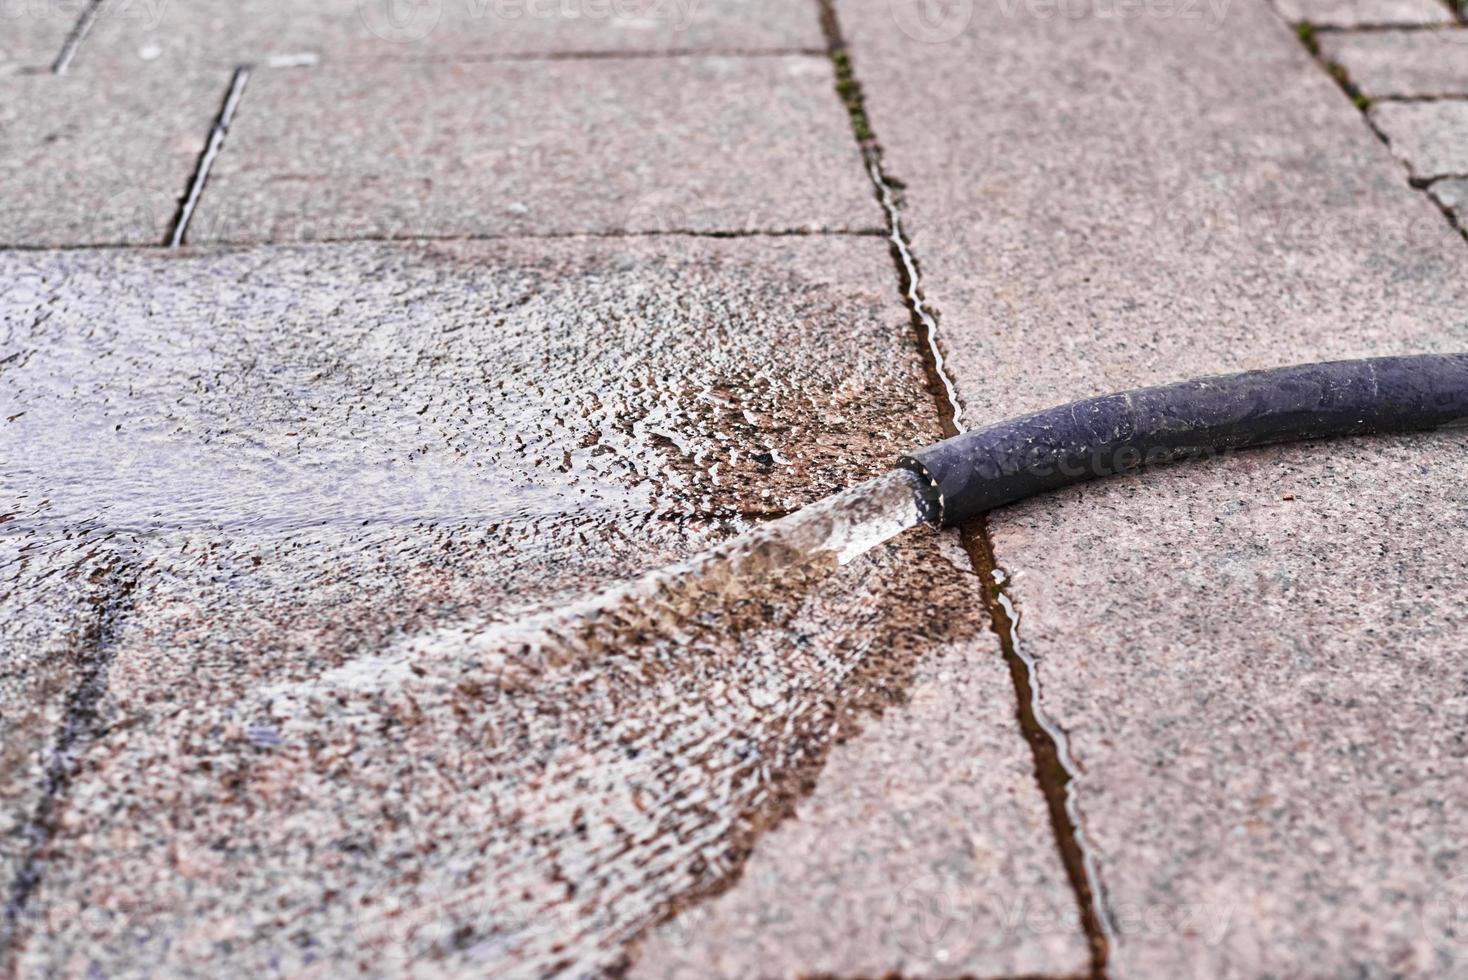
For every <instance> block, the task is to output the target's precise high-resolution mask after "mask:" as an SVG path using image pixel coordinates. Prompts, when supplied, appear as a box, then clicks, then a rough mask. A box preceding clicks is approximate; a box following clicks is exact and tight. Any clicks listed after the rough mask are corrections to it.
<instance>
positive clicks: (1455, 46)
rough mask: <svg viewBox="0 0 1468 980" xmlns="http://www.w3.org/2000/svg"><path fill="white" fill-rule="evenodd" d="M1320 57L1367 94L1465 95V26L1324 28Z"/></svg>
mask: <svg viewBox="0 0 1468 980" xmlns="http://www.w3.org/2000/svg"><path fill="white" fill-rule="evenodd" d="M1319 41H1320V50H1321V53H1322V54H1323V55H1325V57H1327V58H1329V59H1330V60H1331V61H1333V62H1335V63H1336V64H1338V65H1340V66H1341V67H1342V68H1344V69H1345V70H1346V73H1347V74H1348V75H1349V76H1350V78H1351V81H1352V83H1353V84H1355V86H1356V87H1357V88H1359V89H1360V90H1361V91H1362V92H1363V93H1364V94H1366V95H1368V96H1370V97H1372V98H1383V97H1391V96H1440V95H1464V94H1468V28H1463V27H1456V26H1454V27H1444V28H1442V29H1441V30H1436V31H1360V32H1350V31H1342V32H1335V31H1330V32H1325V33H1322V34H1320V35H1319Z"/></svg>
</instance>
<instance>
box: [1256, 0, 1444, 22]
mask: <svg viewBox="0 0 1468 980" xmlns="http://www.w3.org/2000/svg"><path fill="white" fill-rule="evenodd" d="M1276 6H1277V8H1278V10H1279V12H1280V13H1281V14H1282V15H1283V16H1284V17H1285V19H1286V20H1288V21H1289V22H1290V23H1291V24H1313V25H1314V26H1316V27H1380V26H1384V25H1394V24H1450V23H1452V22H1453V15H1452V12H1451V11H1450V10H1448V8H1447V7H1446V6H1445V5H1443V4H1441V3H1438V2H1437V0H1276Z"/></svg>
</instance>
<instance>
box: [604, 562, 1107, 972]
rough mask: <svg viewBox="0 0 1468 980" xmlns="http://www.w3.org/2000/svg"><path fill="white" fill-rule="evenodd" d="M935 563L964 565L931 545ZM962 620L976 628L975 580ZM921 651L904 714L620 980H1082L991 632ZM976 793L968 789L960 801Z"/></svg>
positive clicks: (1071, 897) (841, 750) (891, 713)
mask: <svg viewBox="0 0 1468 980" xmlns="http://www.w3.org/2000/svg"><path fill="white" fill-rule="evenodd" d="M942 559H943V561H945V562H947V563H949V564H950V565H952V566H954V567H959V568H963V567H965V566H966V564H967V562H968V558H967V556H966V555H965V553H964V552H963V550H962V548H961V546H960V545H959V543H958V541H957V537H956V535H953V536H951V537H949V536H946V535H945V542H944V548H943V551H942ZM963 600H964V604H963V607H962V608H965V609H967V610H968V612H963V611H958V610H954V611H951V612H949V613H948V614H947V615H948V616H949V617H950V618H954V619H959V618H962V617H966V616H973V617H975V618H976V619H977V618H980V617H982V616H983V613H982V612H981V611H979V610H980V607H981V605H982V601H983V600H982V597H981V596H980V595H979V592H978V588H977V585H976V583H970V585H969V587H968V589H967V590H966V592H965V593H964V595H963ZM969 635H971V636H972V637H973V639H974V642H966V643H963V644H954V645H952V646H947V647H940V648H936V649H933V650H931V651H929V652H928V653H927V654H926V655H925V656H924V658H923V660H922V661H921V662H920V663H919V664H918V666H917V669H916V677H915V678H914V680H913V683H912V687H911V689H910V691H909V695H908V700H907V701H906V703H904V704H902V705H900V706H898V707H894V708H890V709H888V711H887V712H886V713H885V714H884V715H883V716H882V721H881V724H880V725H874V726H870V727H869V728H868V729H867V730H865V731H863V732H862V733H861V734H860V735H858V736H857V737H856V738H854V739H852V740H851V741H850V742H847V743H845V744H842V745H839V746H837V747H836V748H835V749H834V750H833V751H832V753H831V756H830V758H829V759H828V760H827V762H826V767H825V769H824V770H823V771H822V774H821V781H820V783H819V784H818V785H817V787H816V790H815V792H814V793H813V794H812V795H811V797H810V798H809V799H807V800H804V801H802V802H801V803H800V804H799V805H798V807H797V809H796V814H795V818H794V819H792V820H789V821H787V822H786V823H784V824H781V825H780V827H778V828H777V829H776V830H774V831H773V832H771V833H770V834H769V835H767V836H766V837H765V838H763V839H762V840H761V841H760V843H759V847H758V848H757V849H756V850H755V853H754V855H753V856H752V857H751V859H750V861H749V863H748V865H746V866H745V869H744V873H743V875H742V877H741V878H740V881H739V883H738V884H737V885H736V886H735V887H734V888H732V889H730V890H729V891H728V892H726V893H724V894H723V895H720V896H719V897H717V898H714V899H711V900H709V901H707V902H704V903H702V904H699V905H695V906H692V907H691V908H689V909H687V910H686V911H684V912H682V913H681V914H680V915H678V916H677V917H676V918H674V919H673V920H671V921H670V922H668V923H667V924H665V925H663V926H661V927H659V928H658V929H657V930H655V931H653V932H652V933H651V934H650V935H649V937H648V938H647V939H646V940H645V941H644V942H643V944H642V946H641V948H640V949H639V951H638V953H637V955H636V956H635V958H634V968H633V970H632V972H631V976H633V977H636V978H653V977H664V978H680V980H681V978H688V980H693V978H699V977H708V976H718V977H772V976H780V977H795V976H808V975H815V976H902V977H929V976H932V977H949V976H1057V975H1060V976H1081V975H1084V974H1085V973H1086V972H1087V971H1088V970H1089V967H1090V963H1089V950H1088V948H1087V946H1086V941H1085V937H1084V935H1083V934H1082V932H1081V930H1080V928H1079V926H1078V921H1077V912H1076V898H1075V894H1074V893H1073V892H1072V891H1071V888H1070V885H1069V883H1068V882H1067V881H1066V879H1065V877H1064V874H1063V872H1062V871H1061V869H1060V867H1059V862H1058V861H1057V862H1055V863H1054V864H1042V863H1038V862H1035V861H1034V860H1033V855H1031V854H1030V853H1029V849H1028V848H1025V849H1022V850H1020V851H1018V852H1010V851H1008V847H1009V846H1010V845H1011V844H1012V842H1014V841H1021V840H1033V841H1036V842H1039V843H1041V844H1042V845H1048V844H1049V842H1050V841H1051V839H1052V833H1053V832H1052V830H1051V828H1050V826H1049V823H1048V821H1047V819H1046V817H1045V815H1044V813H1043V812H1042V811H1041V810H1040V808H1038V807H1036V806H1034V805H1033V804H1032V803H1031V802H1030V801H1031V800H1033V799H1034V786H1035V781H1034V760H1033V758H1032V757H1031V755H1030V751H1029V747H1028V746H1027V745H1026V744H1025V743H1024V740H1023V739H1022V738H1018V737H1016V722H1015V718H1014V709H1013V704H1012V700H1011V699H1010V698H1007V697H1005V696H1003V694H1002V693H1001V692H1004V691H1006V690H1007V689H1010V686H1011V682H1010V679H1009V675H1008V672H1007V669H1006V667H1005V665H1004V662H1003V660H1002V659H1001V658H1000V657H999V656H998V655H997V653H996V651H995V649H994V642H993V637H992V634H990V635H988V636H984V635H983V633H982V632H981V631H979V630H978V629H974V630H973V632H972V633H971V634H969ZM979 786H982V787H984V788H985V790H984V792H983V793H977V792H975V791H974V788H975V787H979Z"/></svg>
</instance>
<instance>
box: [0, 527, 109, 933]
mask: <svg viewBox="0 0 1468 980" xmlns="http://www.w3.org/2000/svg"><path fill="white" fill-rule="evenodd" d="M5 513H6V515H7V516H9V515H12V514H13V513H14V510H13V509H12V508H10V507H7V509H6V511H5ZM3 529H4V524H0V530H3ZM99 559H100V560H99ZM107 565H108V563H107V561H106V554H105V549H104V548H103V547H101V546H100V545H99V544H98V543H97V541H95V540H91V539H90V537H89V536H88V535H79V536H78V538H77V539H74V540H71V541H65V540H52V541H36V540H34V539H32V538H31V536H28V535H25V534H23V533H9V532H7V533H5V534H4V535H3V536H0V610H3V613H4V615H3V617H0V650H3V651H4V655H3V659H0V875H3V879H0V880H3V881H4V882H5V883H6V885H7V886H12V885H13V884H14V883H17V882H20V881H22V880H23V879H24V878H25V877H26V866H27V864H28V862H29V861H30V858H31V855H32V852H33V850H34V845H35V842H36V827H37V824H38V823H39V822H41V821H42V820H44V816H45V814H44V812H43V802H44V801H45V799H46V798H47V795H48V784H49V782H50V780H51V779H52V778H53V777H54V774H55V772H56V771H57V769H56V767H57V764H58V761H59V760H58V755H59V754H60V753H61V752H62V751H63V750H64V746H61V745H58V739H57V735H58V733H61V732H63V731H64V730H65V729H66V727H67V722H68V719H69V717H72V716H74V715H75V714H76V713H77V710H78V707H79V706H78V705H77V703H76V701H77V697H76V696H77V693H78V691H79V689H80V687H81V685H82V684H83V683H84V680H85V678H86V676H87V673H88V667H89V663H88V657H89V650H90V648H91V647H93V646H95V642H96V639H97V636H98V633H99V632H100V629H101V626H102V624H103V622H104V620H105V608H106V604H107V602H108V600H109V599H110V598H111V596H110V595H109V586H110V584H111V583H110V581H109V572H108V567H107ZM8 896H9V893H8V892H7V898H8ZM0 933H3V926H0Z"/></svg>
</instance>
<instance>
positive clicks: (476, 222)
mask: <svg viewBox="0 0 1468 980" xmlns="http://www.w3.org/2000/svg"><path fill="white" fill-rule="evenodd" d="M833 84H834V83H833V80H832V76H831V66H830V63H829V62H828V61H827V60H826V59H824V58H816V57H805V56H793V57H770V58H705V57H697V58H694V57H690V58H656V59H642V58H637V59H594V60H572V61H557V62H535V63H530V62H496V63H483V62H480V63H473V62H467V63H455V64H384V65H380V66H376V67H373V68H372V69H371V70H364V69H362V68H359V67H350V68H348V67H324V68H321V69H314V70H300V71H279V72H269V71H262V72H260V73H259V74H258V75H257V76H256V77H254V78H252V79H251V81H250V85H249V88H248V90H247V92H246V95H245V100H244V102H243V103H242V105H241V108H240V111H239V114H238V116H237V117H236V119H235V124H234V127H233V128H232V130H231V132H230V137H229V145H228V150H227V152H226V153H224V154H223V155H221V157H220V159H219V163H218V165H217V167H216V168H215V170H214V173H213V176H212V177H211V179H210V184H209V189H208V191H207V192H206V194H205V196H204V202H203V205H202V206H201V207H200V210H199V213H198V215H197V217H196V220H195V224H194V225H193V226H192V229H191V232H190V239H189V240H190V241H191V242H196V243H203V242H210V241H216V242H217V241H265V240H270V241H286V240H321V239H331V238H342V237H349V236H350V237H363V236H371V237H387V238H398V237H408V236H455V235H511V234H572V233H603V232H614V231H635V232H655V231H662V232H667V231H683V230H688V231H699V232H714V231H717V232H741V231H785V230H803V231H812V230H831V229H835V230H857V229H871V228H874V227H875V226H876V225H877V224H878V219H879V217H880V213H879V212H878V211H877V210H876V208H875V207H874V205H873V204H872V200H871V188H870V185H869V184H868V183H867V179H866V174H865V172H864V170H863V169H862V164H861V160H860V157H859V155H858V153H857V151H856V148H855V146H854V144H853V142H852V140H851V136H850V128H849V123H848V121H847V118H846V115H845V113H844V112H843V111H842V108H841V105H840V103H839V101H837V99H836V98H835V96H834V95H833V94H832V91H831V89H832V85H833ZM561 92H576V93H578V95H577V97H576V98H574V99H568V98H559V97H551V94H552V93H561Z"/></svg>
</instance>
